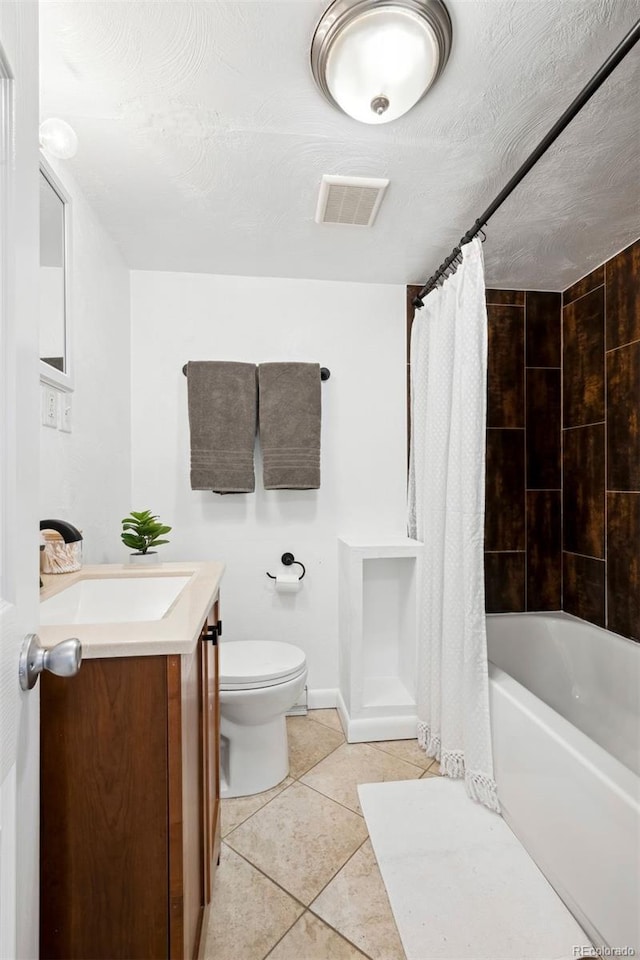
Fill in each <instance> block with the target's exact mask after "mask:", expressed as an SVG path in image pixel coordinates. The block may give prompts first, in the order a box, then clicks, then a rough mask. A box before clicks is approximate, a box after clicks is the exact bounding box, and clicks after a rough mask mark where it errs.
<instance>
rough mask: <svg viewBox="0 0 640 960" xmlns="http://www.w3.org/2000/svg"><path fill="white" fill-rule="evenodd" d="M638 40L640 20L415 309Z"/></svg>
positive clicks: (429, 283) (424, 291) (453, 253)
mask: <svg viewBox="0 0 640 960" xmlns="http://www.w3.org/2000/svg"><path fill="white" fill-rule="evenodd" d="M638 40H640V20H638V21H637V22H636V23H635V24H634V26H633V27H632V28H631V30H629V32H628V34H627V35H626V36H625V37H624V38H623V39H622V40H621V41H620V43H619V44H618V46H617V47H616V48H615V50H614V51H613V53H611V54H610V55H609V56H608V57H607V59H606V60H605V62H604V63H603V64H602V66H601V67H600V69H599V70H598V71H597V72H596V73H594V75H593V76H592V77H591V80H589V82H588V83H587V84H586V85H585V86H584V87H583V88H582V90H581V91H580V93H579V94H578V96H577V97H576V98H575V100H573V101H572V103H570V104H569V106H568V107H567V109H566V110H565V111H564V113H563V114H562V116H561V117H560V118H559V119H558V120H556V122H555V123H554V125H553V126H552V127H551V129H550V130H549V132H548V133H547V135H546V136H545V137H543V138H542V140H541V141H540V143H539V144H538V146H537V147H536V148H535V150H534V151H533V152H532V153H530V154H529V156H528V157H527V159H526V160H525V161H524V163H523V164H522V166H521V167H519V169H518V170H516V172H515V173H514V175H513V176H512V177H511V179H510V180H509V182H508V183H507V185H506V186H505V187H503V189H502V190H501V191H500V193H499V194H498V196H497V197H496V198H495V200H494V201H493V202H492V203H490V204H489V206H488V207H487V209H486V210H485V211H484V213H483V214H482V215H481V216H480V217H478V219H477V220H476V222H475V223H474V225H473V226H472V227H471V229H470V230H467V232H466V233H465V235H464V236H463V237H462V238H461V239H460V242H459V243H458V245H457V247H454V248H453V250H452V251H451V253H450V254H449V256H448V257H447V259H446V260H444V261H443V263H441V264H440V266H439V267H438V269H437V270H436V272H435V273H434V274H433V276H432V277H430V278H429V280H427V282H426V283H425V285H424V287H423V288H422V289H421V291H420V293H419V294H418V296H417V297H414V299H413V301H412V303H413V306H414V307H416V309H420V307H423V306H424V300H423V298H424V297H426V295H427V294H428V293H430V292H431V291H432V290H433V289H434V287H436V286H437V285H438V282H439V281H440V280H441V279H442V277H444V275H445V274H446V272H447V270H448V269H449V268H450V267H451V266H452V265H453V263H454V261H456V260H457V259H458V257H459V256H460V253H461V251H462V247H463V246H464V244H465V243H470V242H471V240H473V238H474V237H477V235H478V234H479V233H483V230H482V228H483V227H484V226H485V224H486V223H487V222H488V220H489V219H490V217H492V216H493V215H494V213H495V212H496V210H497V209H498V207H500V206H502V204H503V203H504V201H505V200H506V199H507V197H508V196H509V195H510V194H511V193H512V192H513V191H514V190H515V188H516V187H517V186H518V184H519V183H520V181H521V180H524V178H525V177H526V175H527V174H528V173H529V171H530V170H531V168H532V167H533V166H535V164H536V163H537V162H538V160H539V159H540V157H541V156H542V155H543V154H544V153H546V152H547V150H548V149H549V147H550V146H551V144H552V143H553V142H554V141H555V140H557V138H558V137H559V136H560V134H561V133H562V131H563V130H564V129H565V127H567V126H568V125H569V124H570V123H571V121H572V120H573V118H574V117H575V116H576V115H577V114H578V113H580V111H581V110H582V108H583V107H584V105H585V103H587V101H588V100H590V99H591V97H592V96H593V94H594V93H595V92H596V90H598V88H599V87H601V86H602V84H603V83H604V81H605V80H606V79H607V77H608V76H609V74H610V73H612V72H613V71H614V70H615V68H616V67H617V66H618V64H619V63H620V61H621V60H624V58H625V57H626V55H627V54H628V53H629V51H630V50H631V49H632V47H633V46H634V45H635V44H636V43H637V42H638Z"/></svg>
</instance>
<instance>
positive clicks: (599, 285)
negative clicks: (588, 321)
mask: <svg viewBox="0 0 640 960" xmlns="http://www.w3.org/2000/svg"><path fill="white" fill-rule="evenodd" d="M600 266H602V267H604V264H600ZM595 269H596V270H597V269H598V268H597V267H596V268H595ZM587 276H589V274H587ZM577 282H578V283H580V281H579V280H578V281H577ZM604 286H605V282H604V280H603V281H602V283H597V284H596V285H595V287H591V289H590V290H587V292H586V293H581V294H580V296H579V297H574V298H573V300H568V301H567V303H565V302H564V294H565V293H566V292H567V290H570V289H571V287H567V290H565V291H564V292H563V294H562V306H563V307H570V306H571V305H572V304H574V303H577V302H578V300H582V299H584V297H588V296H589V294H590V293H593V291H594V290H599V289H600V287H604Z"/></svg>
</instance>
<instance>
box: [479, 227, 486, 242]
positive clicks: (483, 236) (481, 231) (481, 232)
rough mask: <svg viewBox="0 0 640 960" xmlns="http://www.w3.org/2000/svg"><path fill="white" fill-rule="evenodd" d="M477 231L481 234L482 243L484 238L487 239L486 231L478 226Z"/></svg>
mask: <svg viewBox="0 0 640 960" xmlns="http://www.w3.org/2000/svg"><path fill="white" fill-rule="evenodd" d="M478 233H479V234H481V238H480V243H484V242H485V240H486V239H487V235H486V233H485V232H484V230H483V229H482V227H480V228H479V229H478Z"/></svg>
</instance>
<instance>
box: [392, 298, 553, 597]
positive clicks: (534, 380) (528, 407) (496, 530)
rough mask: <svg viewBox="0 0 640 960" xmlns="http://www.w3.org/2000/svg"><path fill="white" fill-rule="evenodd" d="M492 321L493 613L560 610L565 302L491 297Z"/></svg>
mask: <svg viewBox="0 0 640 960" xmlns="http://www.w3.org/2000/svg"><path fill="white" fill-rule="evenodd" d="M418 291H419V287H408V288H407V352H408V355H407V377H408V376H409V372H410V356H409V339H410V332H411V324H412V322H413V307H412V306H411V300H412V299H413V297H414V296H415V295H416V294H417V293H418ZM487 316H488V327H489V330H488V332H489V354H488V369H487V493H486V518H485V521H486V522H485V591H486V603H487V610H488V611H489V612H491V613H498V612H500V613H503V612H514V611H520V610H558V609H559V608H560V606H561V579H562V561H561V490H560V488H561V482H560V478H561V464H560V435H561V424H560V375H561V374H560V362H561V350H560V320H561V295H560V294H559V293H524V292H522V291H513V290H488V291H487Z"/></svg>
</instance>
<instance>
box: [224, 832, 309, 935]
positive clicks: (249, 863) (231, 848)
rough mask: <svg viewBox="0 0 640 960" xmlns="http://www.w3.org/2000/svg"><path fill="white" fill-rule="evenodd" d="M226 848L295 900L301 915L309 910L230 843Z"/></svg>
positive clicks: (293, 894) (295, 921)
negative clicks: (299, 907) (301, 911)
mask: <svg viewBox="0 0 640 960" xmlns="http://www.w3.org/2000/svg"><path fill="white" fill-rule="evenodd" d="M223 843H226V841H223ZM227 846H228V847H229V849H230V850H232V851H233V853H235V855H236V856H237V857H240V859H241V860H244V862H245V863H246V864H248V865H249V866H250V867H253V869H254V870H256V871H257V872H258V873H259V874H261V875H262V876H263V877H264V878H265V879H266V880H268V881H269V882H270V883H272V884H273V885H274V886H275V887H277V888H278V890H281V891H282V892H283V893H286V895H287V896H288V897H289V898H290V899H291V900H295V902H296V903H298V904H300V906H301V907H302V908H303V913H304V911H305V910H308V909H309V908H308V907H307V905H306V903H303V902H302V900H300V898H299V897H296V895H295V893H291V891H290V890H287V889H286V888H285V887H283V886H282V884H281V883H278V881H277V880H274V879H273V877H270V876H269V874H268V873H265V871H264V870H263V869H262V868H261V867H258V866H256V864H255V863H253V862H252V861H251V860H249V858H248V857H247V856H245V854H244V853H240V851H239V850H236V848H235V847H232V846H231V844H230V843H227ZM301 916H302V913H301V914H300V916H299V917H296V919H295V920H294V923H297V921H298V920H299V919H300V917H301ZM291 926H293V923H292V924H291ZM290 929H291V927H289V930H290ZM274 946H275V944H274ZM271 949H273V948H271Z"/></svg>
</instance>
